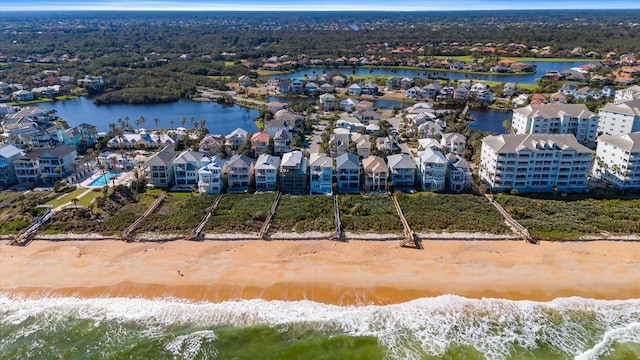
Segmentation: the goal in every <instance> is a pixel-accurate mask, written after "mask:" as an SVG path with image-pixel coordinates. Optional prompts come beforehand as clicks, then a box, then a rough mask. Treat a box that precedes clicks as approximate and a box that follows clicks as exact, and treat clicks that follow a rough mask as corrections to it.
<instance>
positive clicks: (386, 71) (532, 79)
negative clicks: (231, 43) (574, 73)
mask: <svg viewBox="0 0 640 360" xmlns="http://www.w3.org/2000/svg"><path fill="white" fill-rule="evenodd" d="M523 63H525V64H532V65H536V67H537V68H536V72H535V74H528V75H485V74H463V73H456V72H446V71H427V70H424V69H420V68H415V69H397V68H391V67H376V68H363V67H356V68H335V67H326V68H309V69H302V70H297V71H295V72H293V73H290V74H281V75H270V76H268V78H270V79H277V78H281V79H302V78H304V76H305V75H308V76H313V75H314V72H315V75H321V74H322V73H327V74H330V73H332V72H341V73H342V74H343V75H345V76H346V77H349V76H352V75H359V76H367V75H371V76H376V75H378V76H397V77H408V78H415V77H420V78H427V77H430V78H447V79H449V80H487V81H497V82H514V83H515V82H517V83H519V84H536V83H537V80H538V79H539V78H541V77H542V75H544V74H545V73H546V72H547V71H548V70H558V71H562V70H564V69H567V68H572V67H576V66H581V65H585V64H589V63H590V62H589V61H570V62H566V61H535V62H533V61H523Z"/></svg>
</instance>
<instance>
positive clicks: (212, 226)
mask: <svg viewBox="0 0 640 360" xmlns="http://www.w3.org/2000/svg"><path fill="white" fill-rule="evenodd" d="M275 197H276V194H275V193H262V194H225V195H224V196H223V197H222V199H221V200H220V203H218V207H217V208H216V211H215V213H214V216H212V217H211V218H210V219H209V221H208V222H207V224H206V225H205V232H214V233H251V232H258V231H260V228H261V227H262V224H263V222H264V220H265V219H266V217H267V213H268V212H269V208H271V205H272V204H273V200H275Z"/></svg>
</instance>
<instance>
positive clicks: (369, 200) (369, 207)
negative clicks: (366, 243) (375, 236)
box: [338, 195, 403, 233]
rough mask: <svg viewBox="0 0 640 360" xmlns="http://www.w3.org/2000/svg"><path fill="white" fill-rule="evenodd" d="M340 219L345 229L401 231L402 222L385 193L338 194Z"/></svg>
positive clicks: (351, 230)
mask: <svg viewBox="0 0 640 360" xmlns="http://www.w3.org/2000/svg"><path fill="white" fill-rule="evenodd" d="M338 208H339V209H340V220H341V221H342V227H343V229H344V230H345V231H350V232H358V231H366V232H385V233H402V231H403V228H402V222H401V221H400V217H398V213H397V212H396V208H395V206H394V205H393V201H392V200H391V198H389V196H387V195H367V196H361V195H340V196H339V197H338Z"/></svg>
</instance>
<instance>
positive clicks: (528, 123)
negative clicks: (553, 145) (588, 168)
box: [511, 103, 599, 144]
mask: <svg viewBox="0 0 640 360" xmlns="http://www.w3.org/2000/svg"><path fill="white" fill-rule="evenodd" d="M598 119H599V118H598V115H596V114H594V113H592V112H591V111H589V109H587V107H586V106H585V105H584V104H557V103H556V104H539V105H527V106H525V107H521V108H517V109H513V117H512V120H511V127H512V128H513V130H514V131H515V133H516V134H573V135H574V136H575V138H576V139H577V140H578V141H579V142H580V143H583V144H593V143H594V141H595V139H596V136H597V131H598Z"/></svg>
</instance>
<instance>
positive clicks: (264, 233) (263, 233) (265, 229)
mask: <svg viewBox="0 0 640 360" xmlns="http://www.w3.org/2000/svg"><path fill="white" fill-rule="evenodd" d="M281 196H282V193H281V192H280V191H278V193H277V194H276V198H275V200H273V204H272V205H271V209H269V213H267V218H266V219H265V220H264V223H262V228H260V232H259V233H258V237H259V238H261V239H265V240H268V238H269V227H270V226H271V220H273V215H275V213H276V209H277V208H278V204H279V203H280V197H281Z"/></svg>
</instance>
